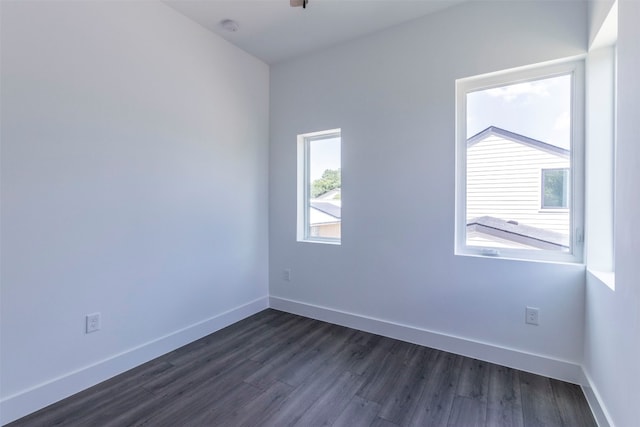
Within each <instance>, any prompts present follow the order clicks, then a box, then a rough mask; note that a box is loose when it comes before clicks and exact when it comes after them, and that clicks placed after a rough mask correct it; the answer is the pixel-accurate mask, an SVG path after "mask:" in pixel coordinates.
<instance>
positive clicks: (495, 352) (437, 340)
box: [269, 296, 588, 386]
mask: <svg viewBox="0 0 640 427" xmlns="http://www.w3.org/2000/svg"><path fill="white" fill-rule="evenodd" d="M269 307H271V308H273V309H276V310H281V311H286V312H288V313H293V314H297V315H300V316H305V317H310V318H312V319H317V320H322V321H325V322H329V323H334V324H336V325H341V326H346V327H349V328H354V329H358V330H361V331H365V332H369V333H373V334H377V335H383V336H386V337H390V338H394V339H398V340H402V341H407V342H410V343H414V344H419V345H423V346H426V347H431V348H436V349H438V350H443V351H448V352H451V353H455V354H460V355H462V356H467V357H472V358H474V359H479V360H484V361H487V362H490V363H496V364H499V365H502V366H507V367H510V368H514V369H519V370H521V371H526V372H531V373H534V374H538V375H544V376H546V377H550V378H555V379H558V380H561V381H567V382H570V383H574V384H578V385H581V386H585V385H587V384H588V382H587V378H586V377H585V375H584V372H583V370H582V367H581V366H580V365H579V364H576V363H574V362H570V361H566V360H560V359H555V358H552V357H548V356H543V355H539V354H533V353H528V352H524V351H521V350H516V349H511V348H506V347H501V346H497V345H495V344H490V343H484V342H480V341H476V340H472V339H469V338H464V337H457V336H453V335H447V334H444V333H441V332H436V331H430V330H427V329H423V328H418V327H415V326H410V325H404V324H401V323H397V322H390V321H387V320H383V319H376V318H373V317H369V316H363V315H360V314H354V313H348V312H345V311H340V310H334V309H332V308H328V307H322V306H318V305H313V304H307V303H303V302H300V301H294V300H290V299H285V298H279V297H274V296H271V297H269Z"/></svg>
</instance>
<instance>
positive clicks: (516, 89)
mask: <svg viewBox="0 0 640 427" xmlns="http://www.w3.org/2000/svg"><path fill="white" fill-rule="evenodd" d="M548 88H549V82H547V81H545V80H542V81H535V82H525V83H518V84H515V85H509V86H502V87H497V88H493V89H487V90H486V93H487V94H488V95H490V96H492V97H494V98H498V97H500V98H502V99H503V100H505V101H508V102H510V101H513V100H514V99H516V98H517V97H519V96H523V95H535V96H549V89H548Z"/></svg>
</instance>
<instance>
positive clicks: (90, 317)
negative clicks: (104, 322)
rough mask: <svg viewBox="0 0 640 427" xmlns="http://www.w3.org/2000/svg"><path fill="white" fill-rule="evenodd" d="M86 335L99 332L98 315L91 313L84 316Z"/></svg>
mask: <svg viewBox="0 0 640 427" xmlns="http://www.w3.org/2000/svg"><path fill="white" fill-rule="evenodd" d="M86 322H87V324H86V326H87V329H86V333H87V334H88V333H91V332H95V331H99V330H100V313H91V314H87V316H86Z"/></svg>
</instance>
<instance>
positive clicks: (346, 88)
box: [269, 1, 587, 382]
mask: <svg viewBox="0 0 640 427" xmlns="http://www.w3.org/2000/svg"><path fill="white" fill-rule="evenodd" d="M586 17H587V10H586V3H583V2H563V1H559V2H503V1H496V2H471V3H470V4H464V5H461V6H457V7H454V8H451V9H447V10H445V11H442V12H440V13H437V14H435V15H432V16H429V17H425V18H422V19H419V20H416V21H412V22H411V23H408V24H405V25H402V26H399V27H395V28H393V29H390V30H387V31H384V32H381V33H378V34H375V35H372V36H368V37H364V38H362V39H359V40H357V41H354V42H351V43H347V44H344V45H340V46H337V47H335V48H332V49H329V50H325V51H322V52H318V53H315V54H313V55H309V56H306V57H301V58H298V59H296V60H292V61H290V62H286V63H282V64H278V65H275V66H273V67H272V69H271V108H270V114H271V119H270V123H271V128H270V132H271V146H270V165H271V169H270V187H269V192H270V239H269V245H270V295H271V297H272V303H275V304H276V306H289V307H295V306H297V307H298V308H299V311H301V312H302V311H304V310H307V312H314V310H315V312H316V313H319V312H320V311H322V310H324V309H325V308H326V310H324V311H325V314H326V313H328V312H334V313H335V312H337V311H341V312H345V313H346V314H347V316H346V317H345V316H343V315H344V314H345V313H339V314H337V316H342V318H343V319H346V318H349V316H348V315H349V314H355V315H356V316H357V317H368V318H374V319H377V320H382V321H384V322H383V323H385V324H400V325H404V326H408V327H412V328H413V329H414V330H415V329H417V330H426V331H431V332H436V333H437V334H435V335H429V334H426V335H425V336H426V337H427V338H426V341H423V342H425V343H426V344H434V345H435V344H437V343H436V341H437V337H436V335H438V334H445V335H448V336H453V337H459V338H462V339H464V340H469V341H467V343H470V344H469V345H468V346H466V347H465V349H466V351H467V353H468V354H471V355H474V356H477V357H483V358H492V359H493V360H498V359H500V357H498V356H497V355H498V354H502V355H503V356H504V354H507V357H506V358H502V359H500V362H501V363H504V364H509V365H512V366H514V365H515V366H518V367H521V368H525V369H531V370H533V369H534V368H532V366H531V365H526V364H523V363H521V362H523V361H524V360H525V359H526V357H520V356H522V355H523V354H525V355H527V356H530V355H536V356H543V357H546V358H547V359H544V360H545V361H546V362H549V361H551V360H555V361H562V362H568V363H567V365H571V366H578V365H579V364H580V363H581V362H582V351H583V319H584V311H583V310H584V281H585V272H584V267H583V266H581V265H568V264H552V263H537V262H522V261H512V260H504V259H487V258H477V257H464V256H454V196H455V194H454V188H455V185H454V180H455V171H454V164H455V161H454V154H455V139H454V129H455V123H454V121H455V116H454V113H455V79H456V78H462V77H468V76H473V75H478V74H482V73H487V72H491V71H497V70H503V69H508V68H511V67H516V66H522V65H528V64H534V63H538V62H541V61H547V60H553V59H557V58H563V57H569V56H572V55H579V54H583V53H584V52H585V51H586V46H587V22H586ZM338 127H339V128H341V129H342V147H343V148H342V150H343V151H342V161H343V164H342V180H343V186H342V200H343V207H342V221H343V223H342V224H343V234H342V245H341V246H329V245H322V244H312V243H298V242H296V135H297V134H299V133H304V132H314V131H320V130H323V129H334V128H338ZM286 268H290V269H291V282H285V281H284V280H283V279H282V277H283V276H282V270H283V269H286ZM527 305H530V306H535V307H539V308H540V326H537V327H536V326H530V325H525V323H524V311H525V306H527ZM310 306H313V307H311V308H309V307H310ZM301 307H306V308H301ZM318 307H320V308H318ZM329 316H330V314H329ZM351 320H352V321H354V320H353V317H351ZM354 322H355V321H354ZM374 323H375V322H374ZM429 337H431V338H433V341H429V340H430V339H431V338H429ZM444 341H446V340H444ZM444 341H442V342H444ZM449 342H451V341H449ZM474 343H486V344H489V347H490V348H493V349H507V350H508V351H507V353H504V352H502V353H501V351H500V350H496V351H495V352H493V353H492V351H489V352H488V353H484V354H481V350H480V349H481V347H482V345H481V344H478V345H477V346H474ZM449 348H451V347H449ZM482 348H483V349H486V348H485V347H482ZM511 350H514V351H513V352H509V351H511ZM494 356H495V357H494ZM510 358H512V359H510ZM546 362H545V363H546ZM538 370H539V371H545V368H544V366H543V367H542V368H541V369H538ZM578 370H580V369H579V367H578ZM561 371H562V369H561ZM546 372H547V373H550V372H549V371H546ZM551 374H552V375H553V373H551ZM556 375H557V376H563V377H564V378H566V379H570V380H573V381H577V382H579V381H581V379H580V378H579V377H580V376H579V375H575V376H573V377H572V374H570V373H568V372H567V371H563V372H557V373H556Z"/></svg>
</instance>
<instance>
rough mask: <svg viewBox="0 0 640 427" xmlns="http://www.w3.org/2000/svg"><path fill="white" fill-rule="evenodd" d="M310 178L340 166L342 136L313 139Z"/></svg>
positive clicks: (318, 176)
mask: <svg viewBox="0 0 640 427" xmlns="http://www.w3.org/2000/svg"><path fill="white" fill-rule="evenodd" d="M309 158H310V165H309V178H310V179H311V181H313V180H316V179H318V178H320V177H321V176H322V173H323V172H324V171H325V170H327V169H338V168H339V167H340V138H331V139H319V140H315V141H311V147H310V153H309Z"/></svg>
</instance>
